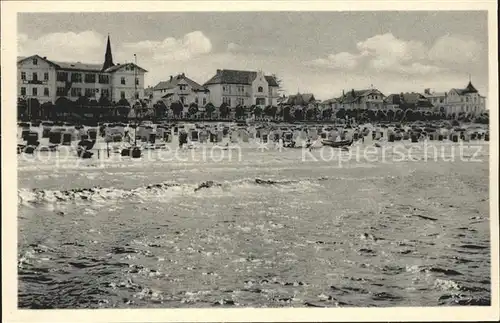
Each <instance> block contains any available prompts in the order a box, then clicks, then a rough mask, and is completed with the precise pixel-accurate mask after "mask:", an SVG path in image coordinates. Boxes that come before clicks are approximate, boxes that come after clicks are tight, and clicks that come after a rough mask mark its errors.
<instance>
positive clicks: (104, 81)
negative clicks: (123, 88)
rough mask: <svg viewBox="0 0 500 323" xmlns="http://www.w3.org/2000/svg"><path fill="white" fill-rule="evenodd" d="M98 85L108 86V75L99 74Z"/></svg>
mask: <svg viewBox="0 0 500 323" xmlns="http://www.w3.org/2000/svg"><path fill="white" fill-rule="evenodd" d="M99 83H100V84H109V75H104V74H99Z"/></svg>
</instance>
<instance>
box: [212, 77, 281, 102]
mask: <svg viewBox="0 0 500 323" xmlns="http://www.w3.org/2000/svg"><path fill="white" fill-rule="evenodd" d="M203 86H204V87H205V88H207V89H208V90H209V91H210V102H211V103H212V104H213V105H215V106H221V105H222V103H226V104H227V105H228V106H229V107H236V106H238V105H240V106H245V107H249V106H252V105H259V106H263V107H264V106H268V105H274V106H277V105H278V98H279V94H278V89H279V85H278V82H277V80H276V78H275V77H274V76H269V75H264V73H262V72H261V71H259V72H252V71H238V70H217V73H216V74H215V75H214V76H213V77H212V78H211V79H210V80H208V81H207V82H206V83H205V84H204V85H203Z"/></svg>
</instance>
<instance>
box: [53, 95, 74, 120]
mask: <svg viewBox="0 0 500 323" xmlns="http://www.w3.org/2000/svg"><path fill="white" fill-rule="evenodd" d="M54 110H55V113H56V116H58V117H63V116H65V115H66V114H72V113H74V112H75V102H73V101H71V100H70V99H68V98H66V97H64V96H62V97H59V98H57V100H56V102H54Z"/></svg>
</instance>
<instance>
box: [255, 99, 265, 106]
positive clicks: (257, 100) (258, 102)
mask: <svg viewBox="0 0 500 323" xmlns="http://www.w3.org/2000/svg"><path fill="white" fill-rule="evenodd" d="M255 104H256V105H265V104H266V99H264V98H257V99H255Z"/></svg>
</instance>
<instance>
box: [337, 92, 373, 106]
mask: <svg viewBox="0 0 500 323" xmlns="http://www.w3.org/2000/svg"><path fill="white" fill-rule="evenodd" d="M372 91H375V90H374V89H365V90H352V91H347V92H346V93H345V94H344V95H342V96H341V97H340V102H342V103H353V102H355V101H356V100H358V99H359V98H360V97H363V96H366V95H368V94H370V93H371V92H372Z"/></svg>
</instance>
